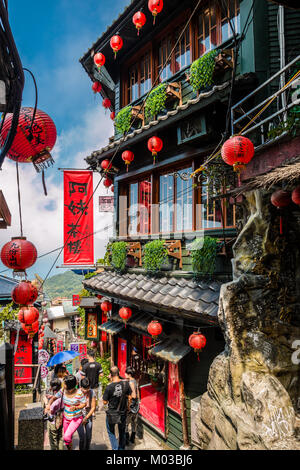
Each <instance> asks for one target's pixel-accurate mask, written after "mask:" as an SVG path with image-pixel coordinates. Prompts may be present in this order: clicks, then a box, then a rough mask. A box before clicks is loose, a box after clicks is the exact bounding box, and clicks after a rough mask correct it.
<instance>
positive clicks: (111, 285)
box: [83, 271, 222, 323]
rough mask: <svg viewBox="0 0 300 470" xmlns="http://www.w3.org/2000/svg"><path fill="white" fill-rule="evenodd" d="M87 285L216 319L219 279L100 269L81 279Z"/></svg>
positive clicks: (138, 301) (174, 309)
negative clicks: (88, 277) (153, 275)
mask: <svg viewBox="0 0 300 470" xmlns="http://www.w3.org/2000/svg"><path fill="white" fill-rule="evenodd" d="M83 285H84V286H85V288H87V289H92V290H95V291H97V292H99V293H101V294H102V295H107V296H110V297H114V298H118V299H121V300H127V301H131V302H133V303H134V302H135V303H138V304H148V305H149V306H150V307H155V308H157V309H161V310H166V311H170V312H174V313H176V312H177V313H181V314H187V315H190V314H197V315H199V319H201V320H203V321H207V322H209V323H217V313H218V305H219V294H220V288H221V285H222V283H221V282H220V281H211V282H197V283H196V282H194V281H193V280H192V279H186V278H183V277H182V278H175V277H167V276H164V277H159V278H150V277H148V276H146V275H144V274H133V273H126V274H123V275H121V274H118V273H115V272H113V271H104V272H103V273H100V274H98V275H97V276H94V277H92V278H90V279H87V280H84V281H83Z"/></svg>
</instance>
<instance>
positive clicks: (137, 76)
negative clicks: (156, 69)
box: [127, 52, 152, 103]
mask: <svg viewBox="0 0 300 470" xmlns="http://www.w3.org/2000/svg"><path fill="white" fill-rule="evenodd" d="M127 80H128V82H127V83H128V87H127V101H128V103H131V102H132V101H135V100H137V99H138V98H140V97H141V96H143V95H144V94H145V93H147V92H148V91H149V90H150V89H151V86H152V81H151V55H150V52H148V53H147V54H144V55H143V56H142V57H141V58H140V60H139V61H138V62H136V63H135V64H134V65H132V66H131V67H130V68H129V69H128V79H127Z"/></svg>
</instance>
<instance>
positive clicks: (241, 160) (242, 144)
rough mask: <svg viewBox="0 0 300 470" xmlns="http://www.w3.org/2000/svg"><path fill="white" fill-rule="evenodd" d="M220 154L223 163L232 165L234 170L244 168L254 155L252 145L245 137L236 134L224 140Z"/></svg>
mask: <svg viewBox="0 0 300 470" xmlns="http://www.w3.org/2000/svg"><path fill="white" fill-rule="evenodd" d="M221 155H222V158H223V160H224V162H225V163H227V164H228V165H231V166H233V169H234V171H238V172H240V171H241V170H243V169H245V167H246V164H247V163H249V162H250V161H251V160H252V158H253V156H254V145H253V143H252V142H251V140H249V139H248V138H247V137H243V136H242V135H238V136H236V137H231V139H228V140H226V142H225V143H224V145H223V147H222V149H221Z"/></svg>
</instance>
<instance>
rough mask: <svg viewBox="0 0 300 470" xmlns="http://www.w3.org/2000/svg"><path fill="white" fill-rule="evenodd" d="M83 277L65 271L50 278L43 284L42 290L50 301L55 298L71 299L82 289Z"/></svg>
mask: <svg viewBox="0 0 300 470" xmlns="http://www.w3.org/2000/svg"><path fill="white" fill-rule="evenodd" d="M83 278H84V276H78V274H74V273H73V272H72V271H65V272H64V273H62V274H56V275H55V276H52V277H50V278H49V279H47V281H46V282H45V284H44V290H45V293H46V294H47V296H49V297H50V299H54V298H55V297H69V298H71V297H72V294H78V292H79V291H81V289H83V285H82V283H81V282H82V280H83Z"/></svg>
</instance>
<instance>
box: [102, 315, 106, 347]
mask: <svg viewBox="0 0 300 470" xmlns="http://www.w3.org/2000/svg"><path fill="white" fill-rule="evenodd" d="M106 322H107V315H106V314H105V312H102V317H101V324H103V323H106ZM101 341H107V333H106V331H101Z"/></svg>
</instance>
